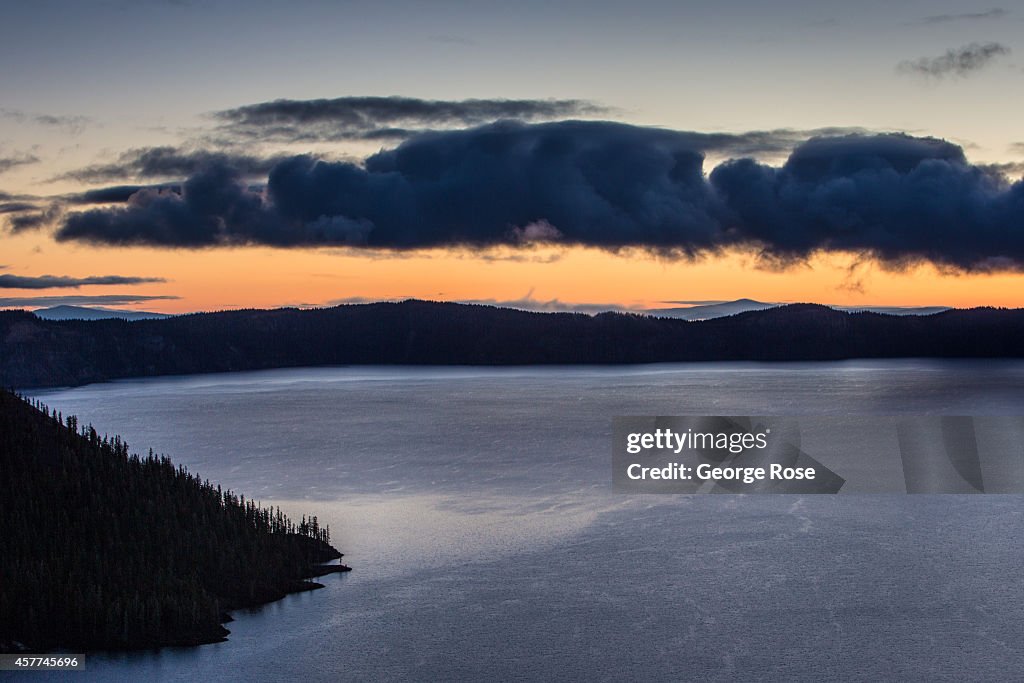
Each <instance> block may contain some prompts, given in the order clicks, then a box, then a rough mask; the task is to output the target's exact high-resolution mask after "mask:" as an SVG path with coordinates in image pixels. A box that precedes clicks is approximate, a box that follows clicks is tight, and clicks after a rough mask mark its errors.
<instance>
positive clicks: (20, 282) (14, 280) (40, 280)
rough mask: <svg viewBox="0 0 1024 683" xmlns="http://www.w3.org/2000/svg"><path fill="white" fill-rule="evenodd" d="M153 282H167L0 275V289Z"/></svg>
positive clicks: (130, 278) (132, 279) (94, 276)
mask: <svg viewBox="0 0 1024 683" xmlns="http://www.w3.org/2000/svg"><path fill="white" fill-rule="evenodd" d="M151 282H166V280H164V279H163V278H159V277H132V276H126V275H91V276H88V277H68V276H66V275H38V276H23V275H7V274H3V275H0V289H53V288H69V289H78V288H79V287H83V286H85V285H140V284H148V283H151Z"/></svg>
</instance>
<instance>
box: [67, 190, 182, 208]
mask: <svg viewBox="0 0 1024 683" xmlns="http://www.w3.org/2000/svg"><path fill="white" fill-rule="evenodd" d="M142 190H149V191H152V192H175V193H179V194H180V193H181V185H114V186H111V187H98V188H96V189H94V190H86V191H85V192H82V193H80V194H74V195H69V196H67V197H66V198H65V201H67V202H68V203H71V204H123V203H124V202H127V201H128V200H129V199H131V198H132V195H134V194H136V193H137V192H140V191H142Z"/></svg>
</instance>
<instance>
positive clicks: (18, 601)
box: [0, 391, 348, 652]
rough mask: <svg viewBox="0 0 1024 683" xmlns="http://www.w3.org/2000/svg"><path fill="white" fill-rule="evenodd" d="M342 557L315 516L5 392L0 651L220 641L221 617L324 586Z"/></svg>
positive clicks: (0, 441)
mask: <svg viewBox="0 0 1024 683" xmlns="http://www.w3.org/2000/svg"><path fill="white" fill-rule="evenodd" d="M340 557H341V553H339V552H338V551H337V550H335V549H334V548H333V547H331V545H330V533H329V530H328V529H326V528H323V527H321V526H320V525H319V523H318V521H317V519H316V517H313V518H310V519H308V520H307V519H305V518H303V519H302V521H301V522H299V523H295V522H293V521H291V520H290V519H288V517H286V516H285V515H284V514H283V513H282V512H281V511H280V510H279V509H273V508H264V507H261V506H259V505H257V504H256V503H254V502H253V501H251V500H246V499H245V497H244V496H237V495H235V494H234V493H232V492H230V491H222V490H221V488H220V487H219V486H215V485H213V484H211V483H210V482H208V481H203V480H201V479H200V478H199V477H198V476H196V475H194V474H191V473H190V472H188V471H187V470H186V469H185V468H184V467H180V466H179V467H175V466H174V465H173V464H172V463H171V461H170V460H168V459H167V458H166V457H157V456H154V455H153V454H152V452H151V453H150V454H149V455H147V456H145V457H140V456H138V455H134V454H130V453H129V450H128V445H127V444H126V443H124V442H123V441H122V440H121V439H120V438H119V437H114V438H112V439H110V438H107V437H105V436H104V437H101V436H100V435H99V434H97V433H96V431H95V430H94V429H93V428H92V427H80V426H79V425H78V422H77V420H76V419H75V418H74V417H66V418H65V417H64V416H61V415H59V414H56V413H48V412H47V411H46V409H45V407H42V406H40V405H38V404H30V403H28V402H26V401H24V400H23V399H21V398H19V397H18V396H16V395H14V394H12V393H10V392H7V391H0V652H5V651H6V652H16V651H29V652H41V651H46V650H50V649H52V648H55V647H61V648H68V649H71V650H77V651H81V650H93V649H137V648H149V647H158V646H164V645H197V644H201V643H210V642H216V641H221V640H224V639H225V636H227V634H228V631H227V629H225V628H224V627H223V626H222V623H223V622H225V621H228V620H230V618H229V617H228V616H227V611H228V610H232V609H237V608H241V607H250V606H256V605H260V604H263V603H266V602H271V601H274V600H278V599H280V598H282V597H284V596H285V595H286V594H288V593H292V592H297V591H303V590H310V589H313V588H319V587H322V586H321V584H318V583H315V582H313V581H310V580H309V579H310V578H312V577H314V576H320V575H323V574H327V573H331V572H336V571H345V570H347V569H348V568H347V567H344V566H343V565H340V564H325V563H327V562H330V561H331V560H335V559H338V558H340Z"/></svg>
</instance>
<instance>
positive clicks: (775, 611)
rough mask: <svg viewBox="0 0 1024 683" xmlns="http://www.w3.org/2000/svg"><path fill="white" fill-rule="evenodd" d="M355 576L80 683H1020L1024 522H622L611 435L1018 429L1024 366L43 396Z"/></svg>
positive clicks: (224, 382) (702, 509) (93, 673)
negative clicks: (786, 426) (762, 424)
mask: <svg viewBox="0 0 1024 683" xmlns="http://www.w3.org/2000/svg"><path fill="white" fill-rule="evenodd" d="M33 396H37V397H39V398H41V399H43V400H44V401H45V402H46V403H48V404H49V405H50V406H51V407H54V408H57V409H59V410H61V411H63V412H64V413H65V414H67V413H76V414H78V415H79V416H80V418H81V421H82V422H83V423H86V422H91V423H92V424H94V425H95V426H96V427H97V429H98V430H99V431H101V432H107V433H109V434H111V435H113V434H115V433H118V434H121V435H123V436H124V437H125V438H127V440H128V442H129V443H130V444H131V445H132V446H133V448H135V449H137V450H141V451H143V452H145V451H146V450H148V448H150V447H152V448H153V449H154V450H156V451H158V452H163V453H166V454H168V455H170V456H171V457H172V458H173V459H174V460H175V461H176V462H178V463H183V464H186V465H188V467H189V468H190V469H191V470H192V471H195V472H199V473H200V474H201V475H203V476H204V477H208V478H210V479H211V480H214V481H216V482H218V483H221V484H223V485H225V486H227V487H230V488H232V489H235V490H236V491H238V492H241V493H244V494H245V495H246V496H252V497H256V498H259V499H260V500H262V501H263V502H264V503H265V504H267V503H270V504H279V505H281V506H282V507H283V508H285V509H286V510H287V511H288V512H290V513H291V514H292V515H293V516H298V515H301V514H303V513H307V514H309V513H312V514H317V515H318V516H319V518H320V520H321V522H322V523H323V522H325V521H326V522H328V523H329V524H330V527H331V532H332V539H333V542H334V545H336V546H338V547H339V549H340V550H342V552H344V553H345V554H346V558H345V560H346V562H347V563H348V564H350V565H351V566H352V567H353V568H354V571H352V572H351V573H349V574H346V575H333V576H328V577H325V578H324V579H323V582H324V583H325V584H326V588H325V589H323V590H319V591H314V592H311V593H303V594H299V595H294V596H289V597H288V598H286V599H285V600H282V601H280V602H277V603H274V604H271V605H268V606H265V607H263V608H261V609H258V610H252V611H245V612H237V613H235V619H236V620H235V621H234V622H232V623H230V624H228V628H229V629H230V630H231V635H230V639H229V640H228V641H227V642H225V643H220V644H215V645H206V646H202V647H198V648H185V649H164V650H161V651H159V652H148V653H133V654H126V655H91V656H90V657H89V658H88V669H87V671H86V672H83V673H77V672H76V673H74V674H67V676H66V677H67V679H68V680H74V681H83V682H84V681H125V680H181V681H195V680H204V679H205V680H211V681H212V680H245V681H250V682H258V681H287V680H303V681H337V680H407V679H417V680H451V679H472V680H505V679H516V678H527V679H546V680H623V679H627V680H650V679H668V680H681V679H694V680H732V679H737V678H740V679H769V680H813V681H820V680H826V679H828V678H831V677H837V676H840V675H841V676H843V677H844V678H846V679H859V680H882V679H889V680H891V679H904V680H906V679H916V680H964V679H972V680H1007V679H1010V678H1017V677H1019V676H1020V672H1021V671H1024V579H1021V571H1022V567H1024V541H1022V540H1021V538H1022V535H1024V505H1022V502H1024V499H1022V498H1021V497H1019V496H996V495H986V496H905V495H876V496H867V495H851V496H806V497H797V496H652V495H646V496H640V495H635V496H630V495H622V494H614V493H612V492H611V482H610V475H611V465H610V448H611V446H610V435H611V419H612V417H613V416H615V415H638V414H666V415H682V414H723V415H741V414H778V415H803V414H806V415H810V414H836V413H851V414H897V413H899V414H903V413H907V414H923V413H927V414H957V415H964V414H973V415H995V414H1001V415H1007V414H1020V413H1021V412H1022V408H1024V363H1021V362H1002V361H999V362H973V361H857V362H842V363H808V364H800V363H787V364H742V363H729V364H693V365H652V366H634V367H601V368H593V367H585V368H580V367H571V368H558V367H551V368H519V369H515V368H505V369H485V368H402V367H398V368H395V367H389V368H373V367H353V368H319V369H291V370H277V371H267V372H251V373H237V374H224V375H203V376H192V377H174V378H157V379H145V380H137V381H135V380H133V381H123V382H114V383H108V384H100V385H92V386H86V387H80V388H75V389H69V390H57V391H46V392H34V393H33Z"/></svg>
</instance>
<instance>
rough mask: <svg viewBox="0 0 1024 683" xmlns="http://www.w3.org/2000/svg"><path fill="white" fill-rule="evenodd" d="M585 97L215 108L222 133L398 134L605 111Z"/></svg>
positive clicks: (267, 136)
mask: <svg viewBox="0 0 1024 683" xmlns="http://www.w3.org/2000/svg"><path fill="white" fill-rule="evenodd" d="M606 111H607V109H606V108H605V107H602V106H600V105H598V104H594V103H593V102H587V101H584V100H503V99H490V100H487V99H473V100H423V99H417V98H412V97H337V98H334V99H318V100H285V99H281V100H273V101H271V102H260V103H257V104H250V105H246V106H242V107H236V108H234V109H225V110H223V111H218V112H214V114H213V116H214V118H216V119H217V120H218V121H220V122H221V133H222V134H227V135H230V136H234V137H239V138H242V139H252V140H257V141H261V142H262V141H266V140H277V141H286V142H309V141H314V140H354V139H355V140H380V139H391V140H394V139H401V138H406V137H409V136H411V135H414V134H417V133H421V132H424V131H425V130H427V129H434V128H452V127H460V128H464V127H466V126H475V125H479V124H482V123H486V122H489V121H496V120H499V119H516V120H519V121H542V120H550V119H560V118H567V117H578V116H590V115H594V114H600V113H605V112H606Z"/></svg>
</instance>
